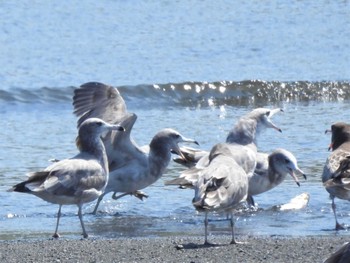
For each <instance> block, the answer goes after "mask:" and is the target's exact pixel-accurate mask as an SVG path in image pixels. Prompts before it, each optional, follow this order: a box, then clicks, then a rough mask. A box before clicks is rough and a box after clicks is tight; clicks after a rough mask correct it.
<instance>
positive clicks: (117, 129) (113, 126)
mask: <svg viewBox="0 0 350 263" xmlns="http://www.w3.org/2000/svg"><path fill="white" fill-rule="evenodd" d="M107 128H108V130H111V131H123V132H124V131H125V128H124V127H123V126H120V125H109V126H107Z"/></svg>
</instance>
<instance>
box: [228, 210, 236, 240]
mask: <svg viewBox="0 0 350 263" xmlns="http://www.w3.org/2000/svg"><path fill="white" fill-rule="evenodd" d="M230 225H231V234H232V240H231V242H230V244H237V242H236V240H235V230H234V228H235V222H234V219H233V215H232V213H231V218H230Z"/></svg>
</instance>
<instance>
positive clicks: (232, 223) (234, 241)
mask: <svg viewBox="0 0 350 263" xmlns="http://www.w3.org/2000/svg"><path fill="white" fill-rule="evenodd" d="M230 224H231V233H232V240H231V242H230V244H246V242H239V241H236V239H235V230H234V228H235V220H234V218H233V213H232V212H231V218H230Z"/></svg>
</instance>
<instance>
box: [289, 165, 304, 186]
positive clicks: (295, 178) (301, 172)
mask: <svg viewBox="0 0 350 263" xmlns="http://www.w3.org/2000/svg"><path fill="white" fill-rule="evenodd" d="M295 171H297V172H298V173H300V174H301V175H302V176H303V177H304V179H305V180H306V179H307V177H306V174H305V173H304V172H303V171H302V170H301V169H299V168H298V167H296V168H295ZM289 174H290V175H291V176H292V178H293V179H294V181H295V183H296V184H297V185H298V186H300V183H299V180H298V177H296V175H295V174H294V171H293V169H290V170H289Z"/></svg>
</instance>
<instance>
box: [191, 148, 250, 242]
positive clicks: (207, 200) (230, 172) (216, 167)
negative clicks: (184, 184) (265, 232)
mask: <svg viewBox="0 0 350 263" xmlns="http://www.w3.org/2000/svg"><path fill="white" fill-rule="evenodd" d="M244 148H245V149H244ZM235 152H237V154H235ZM242 156H243V157H247V158H246V161H247V162H251V165H254V153H252V150H251V149H249V148H248V147H244V146H241V145H232V144H227V143H222V144H217V145H215V146H214V147H213V148H212V150H211V152H210V154H209V164H208V165H207V166H206V167H205V168H202V169H199V170H198V169H197V168H191V169H190V170H192V172H194V173H196V174H197V178H198V179H197V181H195V182H194V183H193V187H194V190H195V194H194V198H193V200H192V204H193V206H194V207H195V208H196V209H197V210H198V211H203V212H204V213H205V219H204V226H205V240H204V244H210V243H209V242H208V213H209V212H213V211H218V212H225V213H227V214H228V215H229V218H230V223H231V234H232V239H231V244H236V243H237V241H236V239H235V235H234V218H233V212H234V209H235V208H236V207H237V206H238V205H239V204H240V203H241V202H244V201H245V200H246V198H247V194H248V176H247V173H246V171H245V170H244V169H243V168H242V164H244V163H241V162H240V161H238V162H239V163H238V162H237V159H238V160H240V159H241V158H242Z"/></svg>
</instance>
